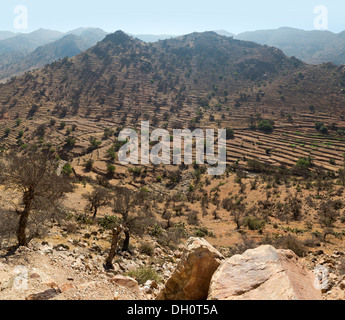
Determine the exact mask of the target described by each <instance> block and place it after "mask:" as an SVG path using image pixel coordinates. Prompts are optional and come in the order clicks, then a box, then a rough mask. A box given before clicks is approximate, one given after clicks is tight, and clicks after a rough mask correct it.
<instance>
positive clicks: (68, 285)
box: [59, 283, 75, 293]
mask: <svg viewBox="0 0 345 320" xmlns="http://www.w3.org/2000/svg"><path fill="white" fill-rule="evenodd" d="M72 289H75V286H74V285H73V284H72V283H64V284H63V285H61V286H60V287H59V290H60V292H61V293H64V292H66V291H68V290H72Z"/></svg>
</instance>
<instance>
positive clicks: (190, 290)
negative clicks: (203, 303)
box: [157, 238, 224, 300]
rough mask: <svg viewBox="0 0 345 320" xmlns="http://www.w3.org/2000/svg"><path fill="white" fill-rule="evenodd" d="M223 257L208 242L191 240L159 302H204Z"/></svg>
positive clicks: (198, 239)
mask: <svg viewBox="0 0 345 320" xmlns="http://www.w3.org/2000/svg"><path fill="white" fill-rule="evenodd" d="M223 259H224V257H223V255H222V254H221V253H220V252H218V251H217V250H216V249H215V248H214V247H212V246H211V245H210V244H209V243H208V242H207V241H206V240H204V239H200V238H190V239H189V240H188V242H187V245H186V247H185V249H184V251H183V254H182V257H181V261H180V263H179V264H178V266H177V269H176V271H175V272H174V273H173V274H172V276H171V277H170V279H169V280H168V281H167V283H166V284H165V287H164V288H163V289H162V290H161V292H160V293H159V295H158V296H157V300H203V299H206V298H207V294H208V289H209V286H210V281H211V278H212V275H213V274H214V272H215V271H216V270H217V269H218V267H219V265H220V263H221V261H222V260H223Z"/></svg>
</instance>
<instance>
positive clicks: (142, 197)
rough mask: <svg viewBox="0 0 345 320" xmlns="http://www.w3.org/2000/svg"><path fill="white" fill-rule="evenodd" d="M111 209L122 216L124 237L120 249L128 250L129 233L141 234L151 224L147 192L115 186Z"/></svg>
mask: <svg viewBox="0 0 345 320" xmlns="http://www.w3.org/2000/svg"><path fill="white" fill-rule="evenodd" d="M113 211H114V213H116V214H120V215H121V218H122V224H123V231H124V234H125V239H124V242H123V246H122V251H129V241H130V237H131V234H133V233H136V234H143V233H144V232H145V229H146V227H147V226H148V225H150V224H152V220H153V218H152V211H151V205H150V200H149V194H148V193H147V192H146V191H143V190H139V191H132V190H130V189H127V188H124V187H117V188H115V197H114V207H113Z"/></svg>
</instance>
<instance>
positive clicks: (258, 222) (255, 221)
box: [243, 217, 266, 231]
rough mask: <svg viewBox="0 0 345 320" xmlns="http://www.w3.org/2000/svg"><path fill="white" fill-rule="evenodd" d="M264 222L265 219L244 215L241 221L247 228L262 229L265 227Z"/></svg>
mask: <svg viewBox="0 0 345 320" xmlns="http://www.w3.org/2000/svg"><path fill="white" fill-rule="evenodd" d="M265 224H266V222H265V220H263V219H260V218H258V217H246V218H244V221H243V225H244V226H245V227H247V228H248V229H249V230H258V231H262V230H263V229H264V228H265Z"/></svg>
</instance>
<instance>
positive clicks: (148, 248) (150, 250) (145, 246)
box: [139, 243, 155, 257]
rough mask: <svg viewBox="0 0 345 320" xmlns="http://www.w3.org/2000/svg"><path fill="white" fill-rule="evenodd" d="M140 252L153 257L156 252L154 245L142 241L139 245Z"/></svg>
mask: <svg viewBox="0 0 345 320" xmlns="http://www.w3.org/2000/svg"><path fill="white" fill-rule="evenodd" d="M139 252H140V253H141V254H146V255H147V256H150V257H152V256H153V255H154V253H155V249H154V247H153V246H152V245H151V244H149V243H142V244H141V245H140V247H139Z"/></svg>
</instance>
